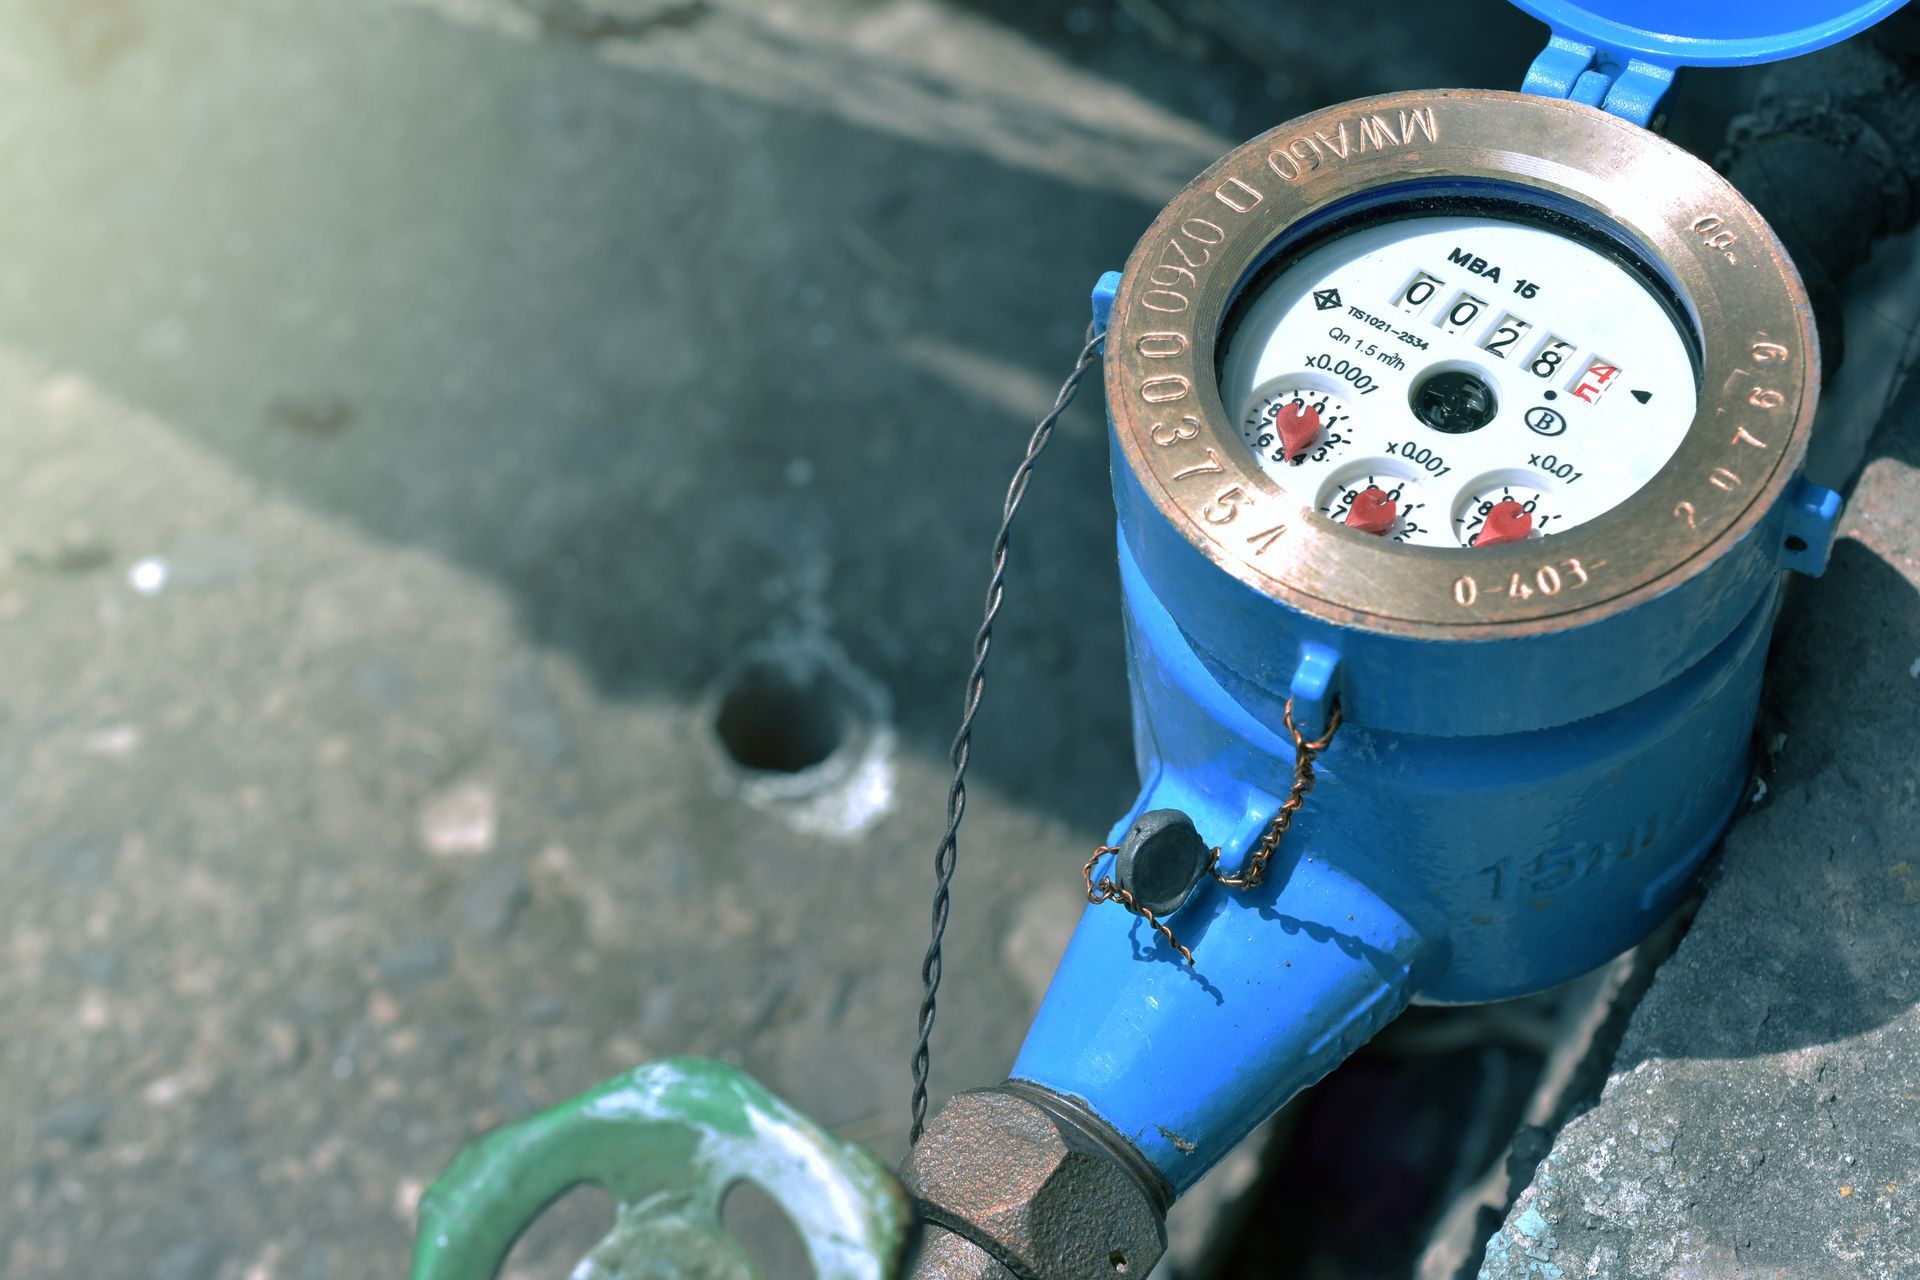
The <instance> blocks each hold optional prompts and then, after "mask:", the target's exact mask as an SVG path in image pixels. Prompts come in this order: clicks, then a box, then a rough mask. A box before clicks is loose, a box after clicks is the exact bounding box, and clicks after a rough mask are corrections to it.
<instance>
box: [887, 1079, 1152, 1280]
mask: <svg viewBox="0 0 1920 1280" xmlns="http://www.w3.org/2000/svg"><path fill="white" fill-rule="evenodd" d="M900 1176H901V1180H902V1181H903V1182H904V1183H905V1184H906V1187H907V1191H908V1192H909V1193H910V1194H911V1195H913V1196H915V1197H916V1198H917V1199H919V1200H920V1202H921V1204H922V1211H923V1213H924V1214H925V1215H926V1217H927V1219H928V1220H929V1221H931V1222H933V1223H936V1224H938V1225H940V1226H943V1227H946V1228H948V1229H950V1230H952V1231H954V1232H957V1233H959V1234H961V1235H964V1236H966V1237H967V1238H968V1239H971V1240H973V1241H974V1242H976V1243H977V1244H979V1245H980V1246H981V1247H982V1248H984V1249H986V1250H987V1251H988V1252H990V1253H992V1254H993V1255H994V1256H995V1257H996V1258H998V1259H999V1260H1000V1261H1002V1262H1003V1263H1005V1264H1006V1265H1007V1266H1008V1269H1009V1270H1011V1271H1013V1272H1014V1273H1015V1274H1016V1275H1019V1276H1023V1277H1027V1278H1029V1280H1116V1278H1117V1277H1144V1276H1145V1275H1146V1274H1147V1272H1148V1271H1149V1270H1151V1269H1152V1267H1153V1264H1154V1263H1155V1262H1157V1261H1159V1259H1160V1255H1161V1254H1162V1253H1163V1252H1165V1250H1166V1227H1165V1224H1164V1222H1163V1220H1162V1211H1161V1209H1160V1208H1159V1206H1158V1205H1157V1204H1155V1202H1154V1200H1153V1198H1152V1197H1151V1196H1150V1195H1149V1194H1148V1192H1147V1190H1146V1189H1145V1188H1144V1187H1143V1186H1142V1185H1141V1182H1140V1179H1139V1177H1138V1176H1137V1175H1136V1174H1135V1173H1134V1172H1132V1171H1130V1170H1129V1169H1128V1168H1127V1167H1126V1165H1125V1163H1123V1161H1122V1160H1121V1159H1120V1158H1118V1157H1117V1156H1116V1155H1115V1153H1114V1151H1113V1149H1112V1148H1111V1146H1110V1145H1108V1144H1107V1143H1103V1142H1102V1141H1101V1140H1100V1138H1098V1137H1096V1136H1094V1135H1091V1134H1089V1133H1087V1132H1085V1131H1084V1130H1083V1129H1082V1128H1080V1127H1079V1126H1077V1125H1075V1124H1074V1123H1072V1122H1071V1121H1070V1120H1067V1119H1064V1118H1062V1117H1060V1116H1057V1115H1055V1114H1054V1113H1053V1112H1051V1111H1049V1110H1048V1109H1047V1108H1046V1107H1043V1106H1041V1105H1040V1104H1039V1103H1037V1102H1035V1101H1033V1100H1031V1099H1029V1098H1026V1097H1022V1096H1019V1095H1018V1094H1015V1093H1010V1092H1006V1091H1003V1090H999V1089H983V1090H979V1091H977V1092H974V1093H962V1094H958V1095H956V1096H955V1097H954V1098H953V1099H952V1100H951V1101H950V1102H948V1103H947V1105H946V1107H945V1108H944V1109H943V1110H942V1111H941V1112H940V1114H939V1115H938V1116H937V1117H935V1119H934V1122H933V1124H932V1126H931V1127H930V1128H929V1129H928V1130H927V1132H926V1134H925V1135H924V1136H923V1137H922V1138H921V1140H920V1144H919V1145H918V1146H916V1147H915V1148H914V1149H913V1151H912V1152H911V1153H910V1154H909V1155H908V1156H907V1160H906V1163H905V1165H904V1166H902V1168H901V1171H900Z"/></svg>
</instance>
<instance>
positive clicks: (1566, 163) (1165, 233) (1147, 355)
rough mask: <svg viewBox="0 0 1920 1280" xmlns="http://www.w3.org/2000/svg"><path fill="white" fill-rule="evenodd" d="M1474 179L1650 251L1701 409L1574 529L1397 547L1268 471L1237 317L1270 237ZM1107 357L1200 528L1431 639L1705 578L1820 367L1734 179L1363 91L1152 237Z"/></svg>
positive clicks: (1287, 577)
mask: <svg viewBox="0 0 1920 1280" xmlns="http://www.w3.org/2000/svg"><path fill="white" fill-rule="evenodd" d="M1462 180H1466V181H1469V182H1474V183H1479V184H1489V185H1497V186H1498V187H1500V188H1504V189H1505V190H1508V191H1511V192H1513V193H1515V194H1516V195H1517V196H1519V197H1522V198H1525V199H1530V200H1537V201H1540V202H1542V203H1546V204H1549V205H1552V206H1556V207H1558V208H1561V209H1567V208H1573V209H1578V210H1582V211H1585V212H1586V213H1587V214H1589V215H1590V216H1591V218H1592V219H1593V221H1595V222H1596V223H1599V224H1603V225H1610V226H1611V227H1612V228H1614V229H1617V233H1618V234H1619V236H1620V237H1622V238H1623V239H1625V240H1627V241H1629V242H1631V243H1634V244H1637V245H1639V246H1641V247H1642V248H1643V249H1644V252H1645V253H1646V255H1647V256H1648V258H1649V260H1650V265H1652V266H1653V267H1655V268H1656V269H1658V270H1660V271H1662V272H1663V273H1664V274H1665V275H1666V277H1667V281H1668V283H1669V284H1670V285H1671V288H1672V291H1673V292H1674V294H1676V295H1677V297H1678V299H1679V301H1680V302H1681V303H1682V304H1683V305H1684V306H1685V307H1686V308H1687V310H1688V311H1689V312H1690V319H1691V322H1692V328H1693V330H1694V332H1695V335H1696V336H1697V339H1698V343H1699V348H1698V350H1699V358H1700V365H1699V379H1700V386H1699V404H1698V411H1697V413H1696V415H1695V417H1694V420H1693V422H1692V423H1691V424H1690V426H1689V427H1688V429H1687V434H1686V437H1685V439H1684V440H1683V441H1682V443H1681V445H1680V447H1679V449H1678V451H1677V452H1676V453H1675V454H1674V456H1673V457H1672V458H1671V459H1670V460H1669V461H1668V462H1667V463H1666V465H1665V466H1663V467H1662V468H1661V469H1660V470H1659V471H1658V473H1657V474H1656V475H1655V476H1654V477H1653V478H1652V480H1650V481H1649V482H1648V483H1647V484H1646V485H1644V486H1643V487H1642V488H1641V489H1640V490H1639V491H1638V492H1636V493H1634V494H1633V495H1632V496H1630V497H1629V498H1627V499H1626V500H1625V501H1623V502H1622V503H1620V504H1619V505H1618V506H1616V507H1614V508H1613V509H1612V510H1610V511H1607V512H1605V513H1603V514H1601V515H1599V516H1597V517H1596V518H1594V519H1592V520H1590V521H1587V522H1586V523H1583V524H1580V525H1577V526H1575V527H1574V528H1572V529H1569V530H1567V531H1566V532H1563V533H1557V534H1554V535H1552V536H1551V537H1548V538H1543V539H1534V540H1530V541H1526V542H1520V543H1515V544H1511V545H1506V546H1499V547H1489V548H1473V549H1467V548H1458V549H1455V548H1438V547H1417V546H1404V545H1398V544H1391V543H1387V542H1383V541H1382V540H1380V539H1377V538H1370V537H1367V536H1365V535H1362V534H1359V533H1356V532H1354V531H1352V530H1349V529H1345V528H1343V527H1341V526H1339V525H1336V524H1335V523H1333V522H1332V521H1330V520H1327V519H1326V518H1324V517H1322V516H1320V515H1318V514H1317V513H1315V512H1313V511H1312V510H1311V509H1310V508H1309V507H1308V506H1307V502H1309V501H1310V498H1303V497H1302V496H1301V495H1290V494H1288V493H1287V492H1285V491H1284V490H1283V489H1282V488H1281V487H1280V486H1279V485H1277V484H1276V483H1275V482H1274V481H1273V480H1272V479H1271V478H1270V477H1269V476H1268V475H1267V474H1266V473H1265V472H1264V471H1263V470H1261V469H1260V467H1259V466H1258V464H1257V463H1256V461H1255V459H1254V457H1253V455H1252V453H1251V452H1250V451H1249V450H1248V449H1247V447H1246V446H1245V444H1244V443H1243V442H1242V441H1241V439H1240V438H1239V434H1238V432H1237V430H1236V424H1235V419H1234V418H1233V416H1232V415H1230V414H1229V412H1228V410H1227V409H1226V407H1225V406H1224V404H1223V403H1222V401H1221V395H1220V389H1219V384H1218V378H1217V373H1216V369H1217V359H1216V354H1217V348H1218V343H1219V340H1220V338H1221V327H1222V323H1223V321H1224V320H1225V318H1226V317H1227V315H1228V312H1229V310H1230V308H1232V307H1233V305H1234V303H1235V301H1236V298H1237V296H1238V294H1239V293H1240V291H1241V290H1242V288H1243V287H1244V285H1245V283H1246V282H1247V281H1248V280H1249V278H1250V277H1251V276H1252V275H1253V274H1254V273H1255V272H1256V271H1257V270H1258V269H1259V267H1260V266H1261V264H1262V263H1264V262H1265V261H1267V260H1268V259H1269V258H1270V257H1271V255H1272V253H1273V251H1274V246H1275V244H1276V243H1277V242H1281V241H1284V240H1286V239H1287V238H1288V237H1289V236H1291V235H1293V234H1294V233H1296V232H1297V231H1298V230H1299V229H1300V228H1301V227H1302V226H1303V225H1311V224H1312V223H1313V222H1314V221H1315V220H1316V219H1318V218H1322V217H1324V216H1326V215H1327V214H1328V213H1329V211H1337V210H1340V209H1343V208H1346V207H1348V206H1350V205H1353V204H1356V203H1358V202H1362V201H1364V200H1365V199H1366V198H1367V197H1368V196H1369V195H1378V194H1379V193H1380V192H1382V190H1383V189H1388V188H1396V189H1404V190H1408V191H1409V196H1408V198H1409V200H1410V202H1411V201H1412V200H1413V199H1414V196H1413V194H1412V192H1414V191H1417V189H1418V188H1419V187H1421V186H1422V185H1436V186H1437V185H1440V184H1445V183H1448V182H1453V183H1458V182H1460V181H1462ZM1106 350H1107V398H1108V405H1109V410H1110V413H1111V415H1112V419H1113V423H1114V430H1115V432H1116V434H1117V437H1118V440H1119V444H1120V447H1121V450H1122V451H1123V453H1124V455H1125V457H1126V459H1127V462H1128V465H1129V466H1131V467H1132V469H1133V471H1134V474H1135V475H1136V476H1138V477H1139V478H1140V480H1141V483H1142V485H1143V488H1144V489H1145V491H1146V492H1147V494H1148V495H1149V496H1150V497H1151V499H1152V500H1153V502H1154V504H1155V506H1156V507H1157V508H1158V509H1159V511H1160V513H1161V514H1162V515H1163V516H1164V517H1165V518H1166V519H1167V520H1168V521H1169V522H1170V523H1171V524H1172V525H1173V526H1174V527H1175V528H1176V529H1179V530H1180V531H1181V533H1182V534H1183V535H1184V536H1185V537H1186V539H1187V540H1188V541H1189V542H1191V543H1192V544H1193V545H1194V546H1195V547H1197V548H1198V549H1199V550H1200V551H1201V552H1202V553H1203V554H1205V555H1206V556H1207V558H1208V559H1210V560H1211V561H1213V562H1214V563H1215V564H1217V565H1219V566H1220V567H1221V568H1223V569H1225V570H1226V571H1227V572H1228V573H1230V574H1232V575H1234V576H1235V577H1236V578H1238V579H1240V580H1241V581H1242V582H1245V583H1246V584H1248V585H1249V586H1251V587H1253V588H1254V589H1256V590H1258V591H1260V592H1262V593H1264V594H1266V595H1268V596H1271V597H1273V598H1275V599H1277V600H1281V601H1284V602H1285V603H1287V604H1289V605H1292V606H1293V607H1295V608H1298V609H1300V610H1301V611H1302V612H1305V613H1307V614H1309V615H1312V616H1314V617H1318V618H1321V619H1323V620H1326V621H1329V622H1332V623H1335V624H1336V625H1344V626H1363V627H1366V628H1368V629H1370V630H1375V631H1380V632H1386V633H1390V634H1399V635H1407V636H1416V637H1426V638H1459V639H1473V638H1491V637H1497V636H1512V635H1514V634H1516V624H1523V625H1522V626H1521V628H1520V629H1522V630H1527V631H1537V630H1560V629H1562V628H1564V627H1567V626H1571V625H1577V624H1580V623H1585V622H1591V621H1597V620H1599V619H1601V618H1604V617H1608V616H1612V615H1614V614H1616V613H1619V612H1622V611H1624V610H1627V609H1629V608H1631V607H1633V606H1634V605H1636V604H1638V603H1641V602H1643V601H1645V600H1647V599H1649V598H1651V597H1653V596H1656V595H1659V594H1662V593H1664V592H1666V591H1669V590H1671V589H1672V588H1674V587H1676V586H1678V585H1679V584H1680V583H1682V582H1684V581H1686V580H1688V579H1690V578H1692V577H1693V576H1694V575H1696V574H1698V573H1699V572H1701V571H1702V570H1704V569H1705V568H1706V567H1707V566H1708V565H1710V564H1712V563H1713V562H1714V561H1715V560H1716V559H1717V558H1718V557H1719V556H1720V555H1721V554H1722V553H1723V552H1724V551H1726V550H1727V549H1729V548H1731V547H1732V546H1733V545H1734V544H1736V543H1738V542H1739V541H1740V539H1742V538H1743V537H1745V536H1746V535H1747V534H1748V533H1750V532H1751V531H1752V530H1753V528H1754V526H1755V525H1756V524H1758V523H1759V522H1760V521H1761V520H1762V519H1763V518H1765V516H1766V515H1767V513H1768V512H1770V511H1771V510H1773V509H1774V508H1775V506H1776V505H1777V503H1778V501H1779V499H1780V497H1781V495H1782V493H1783V491H1784V489H1785V488H1786V486H1787V485H1788V484H1789V483H1790V482H1791V480H1792V479H1793V477H1794V475H1795V474H1796V472H1797V471H1798V470H1799V466H1800V463H1801V460H1802V458H1803V457H1804V454H1805V451H1806V441H1807V431H1808V428H1809V426H1810V424H1811V419H1812V410H1813V404H1814V399H1815V396H1816V392H1817V388H1818V382H1819V371H1818V359H1817V352H1816V346H1815V339H1814V334H1813V327H1812V319H1811V313H1810V310H1809V307H1808V303H1807V296H1806V291H1805V289H1804V287H1803V286H1802V284H1801V282H1800V279H1799V276H1798V274H1797V273H1796V271H1795V270H1794V267H1793V264H1792V263H1791V262H1790V261H1789V260H1788V258H1787V256H1786V252H1785V250H1784V249H1783V248H1782V247H1781V245H1780V243H1779V240H1778V239H1777V238H1776V237H1775V236H1774V234H1773V232H1772V230H1771V228H1769V227H1768V226H1767V224H1766V222H1765V221H1764V220H1763V219H1762V218H1761V217H1760V215H1759V213H1758V212H1757V211H1756V210H1755V209H1754V208H1753V207H1752V206H1751V205H1750V204H1748V203H1747V201H1746V200H1745V199H1744V198H1743V197H1742V196H1741V195H1740V194H1739V193H1738V192H1737V191H1735V190H1734V189H1733V188H1732V187H1731V186H1729V185H1728V184H1727V183H1726V182H1725V181H1724V180H1723V179H1722V178H1720V176H1719V175H1717V174H1715V173H1714V172H1713V171H1712V170H1711V169H1710V168H1708V167H1707V166H1706V165H1705V164H1703V163H1701V162H1700V161H1699V160H1698V159H1696V158H1695V157H1693V156H1692V155H1689V154H1688V153H1687V152H1685V151H1682V150H1681V149H1679V148H1678V147H1675V146H1673V145H1672V144H1670V143H1668V142H1666V141H1664V140H1663V139H1661V138H1658V137H1656V136H1654V135H1653V134H1651V133H1648V132H1647V131H1646V130H1644V129H1642V128H1640V127H1638V126H1636V125H1633V124H1629V123H1627V122H1626V121H1623V120H1620V119H1618V118H1617V117H1614V116H1610V115H1608V114H1606V113H1604V112H1602V111H1599V110H1596V109H1594V108H1591V107H1586V106H1582V105H1580V104H1577V103H1572V102H1567V101H1561V100H1555V99H1548V98H1541V97H1534V96H1529V95H1523V94H1515V93H1501V92H1493V91H1487V90H1437V91H1422V92H1414V93H1397V94H1387V95H1383V96H1380V97H1375V98H1368V99H1361V100H1359V101H1355V102H1350V103H1344V104H1342V105H1340V106H1337V107H1333V108H1329V109H1328V110H1326V111H1322V112H1317V113H1314V114H1311V115H1307V116H1303V117H1300V118H1298V119H1296V120H1293V121H1290V122H1289V123H1287V124H1284V125H1281V126H1280V127H1278V128H1276V129H1274V130H1272V131H1270V132H1268V133H1266V134H1264V135H1262V136H1261V137H1259V138H1256V139H1254V140H1253V141H1251V142H1249V143H1247V144H1246V145H1244V146H1242V147H1240V148H1238V149H1237V150H1235V151H1233V152H1232V153H1230V154H1229V155H1227V156H1226V157H1225V158H1224V159H1223V160H1221V161H1220V162H1219V163H1218V164H1216V165H1215V166H1214V167H1213V168H1211V169H1209V170H1208V171H1207V172H1206V173H1205V174H1203V175H1201V176H1200V177H1199V178H1197V179H1196V180H1195V181H1194V182H1193V183H1192V184H1191V185H1189V186H1188V187H1187V188H1186V190H1184V191H1182V192H1181V193H1180V194H1179V195H1178V196H1177V197H1175V198H1174V200H1173V201H1172V202H1171V203H1170V204H1168V206H1167V207H1166V209H1165V210H1163V211H1162V212H1161V214H1160V216H1159V218H1158V219H1157V220H1156V221H1155V222H1154V224H1153V226H1152V228H1151V229H1150V230H1149V231H1148V233H1147V234H1146V236H1145V237H1143V238H1142V239H1141V241H1140V242H1139V244H1138V245H1137V246H1136V247H1135V249H1134V251H1133V254H1132V255H1131V257H1130V258H1129V259H1128V262H1127V266H1126V270H1125V272H1124V274H1123V277H1122V281H1121V285H1120V289H1119V292H1118V294H1117V296H1116V298H1115V300H1114V305H1113V311H1112V315H1111V319H1110V322H1109V327H1108V331H1107V346H1106ZM1510 581H1511V582H1520V581H1524V582H1525V583H1526V584H1530V585H1531V584H1537V587H1536V589H1532V590H1529V591H1526V592H1521V591H1510V590H1508V584H1509V582H1510Z"/></svg>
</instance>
